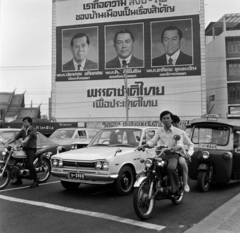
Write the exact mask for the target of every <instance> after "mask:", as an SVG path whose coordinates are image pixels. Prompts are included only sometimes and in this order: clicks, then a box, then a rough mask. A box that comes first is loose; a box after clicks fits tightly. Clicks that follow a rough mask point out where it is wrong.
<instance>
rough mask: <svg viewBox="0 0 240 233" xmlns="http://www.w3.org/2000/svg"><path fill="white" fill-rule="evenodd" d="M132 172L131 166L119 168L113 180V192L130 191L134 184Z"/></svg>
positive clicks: (124, 193) (121, 193) (125, 193)
mask: <svg viewBox="0 0 240 233" xmlns="http://www.w3.org/2000/svg"><path fill="white" fill-rule="evenodd" d="M134 179H135V177H134V172H133V170H132V168H131V167H129V166H124V167H122V168H121V170H120V172H119V175H118V178H117V180H116V181H115V182H114V192H115V193H116V194H118V195H121V196H123V195H127V194H129V193H130V192H131V190H132V188H133V184H134Z"/></svg>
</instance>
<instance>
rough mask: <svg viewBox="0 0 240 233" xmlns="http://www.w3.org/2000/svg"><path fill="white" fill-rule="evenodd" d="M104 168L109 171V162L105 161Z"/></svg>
mask: <svg viewBox="0 0 240 233" xmlns="http://www.w3.org/2000/svg"><path fill="white" fill-rule="evenodd" d="M102 168H103V170H105V171H107V170H108V169H109V164H108V162H104V163H103V165H102Z"/></svg>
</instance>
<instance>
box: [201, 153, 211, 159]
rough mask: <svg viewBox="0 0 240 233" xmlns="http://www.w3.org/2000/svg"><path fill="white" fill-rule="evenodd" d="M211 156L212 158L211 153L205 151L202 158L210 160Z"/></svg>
mask: <svg viewBox="0 0 240 233" xmlns="http://www.w3.org/2000/svg"><path fill="white" fill-rule="evenodd" d="M209 156H210V153H209V152H208V151H203V152H202V157H203V158H204V159H208V158H209Z"/></svg>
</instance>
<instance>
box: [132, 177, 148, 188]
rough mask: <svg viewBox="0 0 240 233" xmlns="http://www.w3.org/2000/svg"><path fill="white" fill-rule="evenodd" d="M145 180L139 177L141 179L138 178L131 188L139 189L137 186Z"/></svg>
mask: <svg viewBox="0 0 240 233" xmlns="http://www.w3.org/2000/svg"><path fill="white" fill-rule="evenodd" d="M145 179H147V177H146V176H141V177H139V178H138V179H137V180H136V181H135V183H134V185H133V187H134V188H135V187H139V186H140V185H141V183H142V182H143V181H144V180H145Z"/></svg>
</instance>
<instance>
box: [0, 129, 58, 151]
mask: <svg viewBox="0 0 240 233" xmlns="http://www.w3.org/2000/svg"><path fill="white" fill-rule="evenodd" d="M19 131H20V129H14V128H3V129H0V156H1V154H2V153H1V152H2V151H3V148H4V146H3V143H5V142H6V141H7V140H8V139H10V138H12V137H14V136H15V135H16V134H17V133H18V132H19ZM20 140H21V139H20ZM12 144H13V145H17V144H19V140H17V141H15V142H14V143H12ZM58 146H59V145H58V144H57V143H55V142H53V141H52V140H50V139H49V138H47V137H45V136H44V135H43V134H41V133H39V132H37V154H39V153H40V154H43V153H48V155H49V156H52V155H54V154H56V153H57V147H58Z"/></svg>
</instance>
